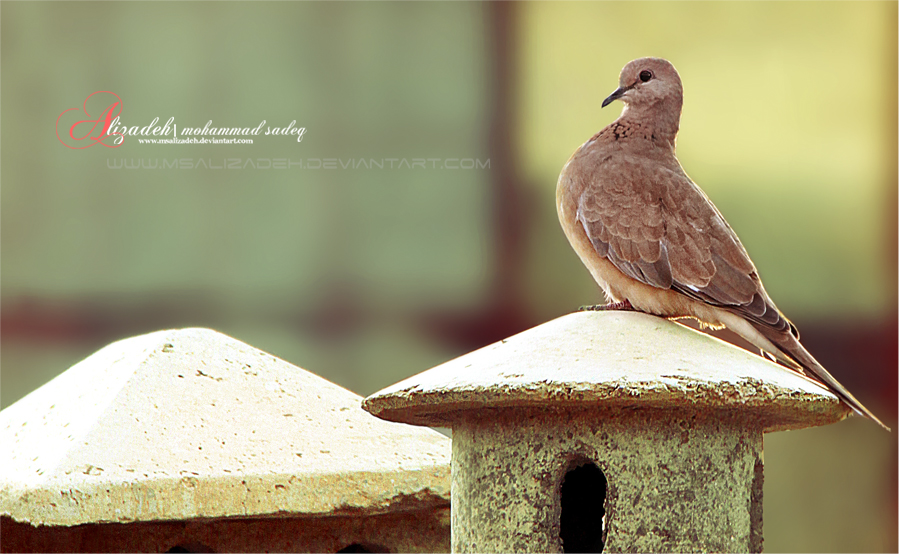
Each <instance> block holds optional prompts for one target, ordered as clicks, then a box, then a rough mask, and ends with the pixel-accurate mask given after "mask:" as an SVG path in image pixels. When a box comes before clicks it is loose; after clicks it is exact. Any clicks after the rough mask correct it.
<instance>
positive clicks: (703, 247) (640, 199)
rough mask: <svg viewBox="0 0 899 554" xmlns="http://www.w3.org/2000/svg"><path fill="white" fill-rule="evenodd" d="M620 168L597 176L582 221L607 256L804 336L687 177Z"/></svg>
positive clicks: (657, 169)
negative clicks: (783, 311) (788, 318)
mask: <svg viewBox="0 0 899 554" xmlns="http://www.w3.org/2000/svg"><path fill="white" fill-rule="evenodd" d="M614 163H615V164H616V165H618V167H615V168H604V167H603V165H604V164H599V167H596V170H595V171H593V172H589V173H588V174H587V175H586V177H585V179H586V182H584V183H582V184H583V189H582V190H583V192H582V194H581V196H580V198H579V199H578V210H577V218H578V221H580V223H581V225H583V227H584V231H585V232H586V233H587V237H588V238H589V239H590V242H591V243H592V244H593V248H594V249H595V250H596V252H597V253H598V254H599V255H600V256H602V257H604V258H606V259H608V260H609V261H610V262H612V264H614V265H615V267H617V268H618V269H619V270H621V271H622V272H623V273H625V274H626V275H628V276H630V277H632V278H634V279H636V280H638V281H640V282H642V283H645V284H647V285H652V286H654V287H657V288H662V289H672V290H675V291H677V292H679V293H681V294H684V295H686V296H688V297H690V298H693V299H695V300H700V301H703V302H706V303H708V304H712V305H715V306H719V307H723V308H727V309H729V310H730V311H733V312H735V313H737V314H739V315H741V316H743V317H744V318H745V319H747V320H749V321H751V322H754V323H756V324H758V325H761V326H763V327H767V328H768V330H769V331H774V332H778V333H784V332H786V333H791V334H794V335H795V336H796V337H797V338H798V332H797V331H796V330H795V327H794V326H793V325H792V324H791V323H790V322H789V320H787V319H786V318H785V317H784V316H783V314H781V313H780V311H779V310H778V309H777V308H776V307H775V306H774V304H773V302H772V301H771V299H770V298H769V297H768V295H767V293H766V292H765V289H764V288H763V287H762V284H761V281H760V280H759V276H758V273H757V272H756V269H755V266H754V265H753V264H752V261H751V260H750V259H749V255H748V254H747V253H746V249H745V248H743V245H742V244H741V243H740V239H738V238H737V235H736V234H735V233H734V232H733V230H732V229H731V228H730V226H729V225H728V224H727V222H726V221H725V220H724V218H723V217H722V216H721V214H720V213H719V212H718V210H717V209H716V208H715V206H714V205H713V204H712V202H711V201H710V200H709V199H708V197H707V196H706V195H705V194H704V193H703V192H702V191H701V190H700V189H699V187H697V186H696V185H695V184H694V183H693V182H692V181H690V179H689V178H688V177H687V176H686V175H684V174H683V172H682V171H677V170H673V169H669V168H665V167H662V166H659V165H657V164H646V163H640V161H639V160H630V161H626V160H621V159H618V160H616V161H615V162H614ZM610 169H614V171H612V170H610Z"/></svg>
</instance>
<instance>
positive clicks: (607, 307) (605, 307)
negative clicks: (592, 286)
mask: <svg viewBox="0 0 899 554" xmlns="http://www.w3.org/2000/svg"><path fill="white" fill-rule="evenodd" d="M577 311H579V312H611V311H615V312H635V311H637V310H636V308H634V307H633V306H631V303H630V301H629V300H627V299H624V300H622V301H621V302H609V303H608V304H596V305H594V306H581V307H580V308H578V309H577Z"/></svg>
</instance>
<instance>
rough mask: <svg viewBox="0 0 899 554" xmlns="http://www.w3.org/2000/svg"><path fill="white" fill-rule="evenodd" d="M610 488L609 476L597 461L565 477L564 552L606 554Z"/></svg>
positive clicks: (570, 472) (561, 529)
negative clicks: (603, 552) (606, 526)
mask: <svg viewBox="0 0 899 554" xmlns="http://www.w3.org/2000/svg"><path fill="white" fill-rule="evenodd" d="M606 485H607V483H606V476H605V475H603V473H602V470H600V469H599V467H598V466H597V465H596V464H594V463H593V462H584V463H582V464H579V465H577V466H576V467H573V468H572V469H570V470H568V472H567V473H566V474H565V476H564V477H563V478H562V496H561V504H562V515H561V517H560V521H559V535H560V537H561V539H562V552H602V548H603V546H604V536H603V531H604V529H603V527H604V517H605V515H606V509H605V502H606Z"/></svg>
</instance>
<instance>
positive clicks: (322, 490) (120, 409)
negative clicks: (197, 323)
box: [0, 329, 450, 525]
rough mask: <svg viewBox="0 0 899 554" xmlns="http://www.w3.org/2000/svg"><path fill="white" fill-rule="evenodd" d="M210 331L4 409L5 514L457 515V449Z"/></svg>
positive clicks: (139, 345)
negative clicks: (453, 463) (453, 460)
mask: <svg viewBox="0 0 899 554" xmlns="http://www.w3.org/2000/svg"><path fill="white" fill-rule="evenodd" d="M361 400H362V398H361V397H360V396H358V395H356V394H354V393H352V392H350V391H348V390H345V389H343V388H341V387H339V386H337V385H335V384H333V383H331V382H329V381H327V380H325V379H323V378H321V377H319V376H317V375H315V374H313V373H310V372H308V371H306V370H304V369H301V368H299V367H296V366H294V365H291V364H289V363H287V362H285V361H284V360H281V359H279V358H276V357H275V356H272V355H270V354H267V353H265V352H263V351H261V350H258V349H256V348H253V347H251V346H249V345H247V344H244V343H242V342H240V341H238V340H236V339H233V338H231V337H228V336H226V335H223V334H221V333H218V332H215V331H211V330H208V329H184V330H168V331H159V332H155V333H150V334H148V335H143V336H138V337H133V338H129V339H125V340H122V341H119V342H116V343H113V344H111V345H109V346H107V347H105V348H103V349H101V350H100V351H98V352H96V353H94V354H93V355H91V356H90V357H88V358H87V359H85V360H83V361H82V362H80V363H78V364H76V365H75V366H73V367H71V368H70V369H68V370H67V371H65V372H63V373H62V374H61V375H59V376H58V377H56V378H55V379H53V380H52V381H50V382H49V383H47V384H46V385H44V386H43V387H41V388H39V389H37V390H36V391H34V392H33V393H31V394H30V395H28V396H26V397H25V398H23V399H21V400H20V401H18V402H16V403H15V404H13V405H12V406H10V407H8V408H6V409H5V410H3V411H2V412H0V443H2V444H3V448H2V449H0V515H8V516H11V517H12V518H13V519H15V520H17V521H27V522H30V523H31V524H33V525H39V524H40V525H79V524H84V523H100V522H129V521H157V520H184V519H190V518H219V517H247V516H266V515H279V514H281V515H291V514H293V515H296V514H310V515H340V514H344V513H352V514H357V515H367V514H375V513H383V512H390V511H403V510H410V509H424V508H428V507H432V506H448V505H449V494H450V490H449V488H450V467H449V461H450V441H449V439H447V438H446V437H444V436H443V435H441V434H439V433H437V432H436V431H433V430H430V429H418V428H414V427H409V426H407V425H400V424H396V423H389V422H385V421H381V420H379V419H377V418H374V417H371V415H369V414H367V413H365V412H363V411H362V410H361V407H360V405H361Z"/></svg>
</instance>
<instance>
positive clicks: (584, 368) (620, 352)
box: [363, 312, 849, 431]
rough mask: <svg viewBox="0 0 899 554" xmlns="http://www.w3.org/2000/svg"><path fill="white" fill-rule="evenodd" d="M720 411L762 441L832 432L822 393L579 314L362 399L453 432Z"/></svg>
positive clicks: (721, 346)
mask: <svg viewBox="0 0 899 554" xmlns="http://www.w3.org/2000/svg"><path fill="white" fill-rule="evenodd" d="M515 407H531V408H552V407H580V408H597V409H612V410H616V409H622V408H633V409H683V410H694V411H697V410H721V411H722V412H737V413H738V414H741V415H745V416H746V417H747V418H748V421H749V422H751V423H752V424H753V425H757V426H759V427H761V428H762V429H764V430H765V431H774V430H785V429H799V428H803V427H811V426H815V425H824V424H828V423H833V422H835V421H839V420H841V419H843V418H845V417H846V416H847V415H848V413H849V409H848V408H846V407H845V406H844V405H843V404H841V403H840V402H839V400H838V399H837V397H836V396H834V395H833V394H831V393H830V392H829V391H827V390H826V389H824V388H823V387H821V386H820V385H818V384H817V383H815V382H814V381H811V380H810V379H808V378H806V377H804V376H802V375H799V374H797V373H795V372H793V371H790V370H788V369H786V368H783V367H781V366H779V365H777V364H774V363H771V362H769V361H768V360H766V359H764V358H762V357H761V356H757V355H755V354H752V353H750V352H747V351H746V350H743V349H742V348H738V347H736V346H733V345H731V344H729V343H726V342H724V341H721V340H719V339H717V338H715V337H712V336H710V335H707V334H705V333H701V332H698V331H695V330H693V329H690V328H689V327H686V326H684V325H680V324H678V323H675V322H672V321H668V320H666V319H663V318H659V317H655V316H651V315H647V314H642V313H636V312H578V313H573V314H569V315H566V316H563V317H560V318H558V319H555V320H553V321H550V322H548V323H544V324H543V325H539V326H537V327H534V328H533V329H529V330H527V331H524V332H522V333H519V334H517V335H515V336H513V337H510V338H508V339H505V340H502V341H500V342H497V343H495V344H491V345H490V346H486V347H484V348H481V349H480V350H476V351H474V352H471V353H469V354H466V355H464V356H461V357H459V358H456V359H455V360H451V361H449V362H446V363H444V364H442V365H439V366H437V367H435V368H433V369H430V370H428V371H425V372H423V373H420V374H418V375H415V376H413V377H410V378H409V379H406V380H405V381H401V382H399V383H397V384H395V385H393V386H390V387H388V388H386V389H384V390H382V391H380V392H377V393H375V394H373V395H371V396H369V397H368V398H366V399H365V401H364V403H363V408H364V409H366V410H368V411H369V412H371V413H372V414H374V415H376V416H378V417H381V418H384V419H387V420H391V421H400V422H404V423H411V424H414V425H443V426H450V427H451V426H452V425H453V423H454V422H455V421H458V420H459V419H460V418H462V417H471V416H472V413H473V412H477V411H478V410H482V409H484V408H515Z"/></svg>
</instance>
